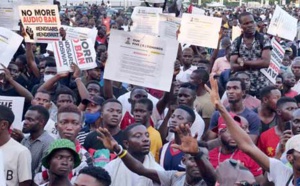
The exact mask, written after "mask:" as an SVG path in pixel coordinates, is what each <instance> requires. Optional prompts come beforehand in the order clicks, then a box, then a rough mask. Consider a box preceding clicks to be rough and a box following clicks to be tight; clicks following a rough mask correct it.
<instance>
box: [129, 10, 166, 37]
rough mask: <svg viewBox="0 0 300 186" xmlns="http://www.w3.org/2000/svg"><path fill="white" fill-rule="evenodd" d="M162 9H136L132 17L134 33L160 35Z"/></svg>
mask: <svg viewBox="0 0 300 186" xmlns="http://www.w3.org/2000/svg"><path fill="white" fill-rule="evenodd" d="M161 13H162V9H161V8H152V7H135V8H134V10H133V13H132V15H131V19H132V21H133V25H132V27H131V31H132V32H138V33H145V34H150V35H158V25H159V14H161Z"/></svg>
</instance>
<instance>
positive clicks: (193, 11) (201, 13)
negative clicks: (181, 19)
mask: <svg viewBox="0 0 300 186" xmlns="http://www.w3.org/2000/svg"><path fill="white" fill-rule="evenodd" d="M192 14H198V15H204V14H205V10H203V9H201V8H197V7H195V6H193V7H192Z"/></svg>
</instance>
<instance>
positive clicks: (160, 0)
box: [145, 0, 165, 3]
mask: <svg viewBox="0 0 300 186" xmlns="http://www.w3.org/2000/svg"><path fill="white" fill-rule="evenodd" d="M145 1H146V2H148V3H164V2H165V0H145Z"/></svg>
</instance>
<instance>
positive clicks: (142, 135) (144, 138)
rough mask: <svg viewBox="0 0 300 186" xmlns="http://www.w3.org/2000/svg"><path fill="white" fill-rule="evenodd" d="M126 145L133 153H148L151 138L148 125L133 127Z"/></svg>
mask: <svg viewBox="0 0 300 186" xmlns="http://www.w3.org/2000/svg"><path fill="white" fill-rule="evenodd" d="M124 145H125V146H127V149H129V150H130V152H131V153H137V154H143V155H146V154H148V153H149V152H150V139H149V133H148V131H147V129H146V127H145V126H143V125H139V126H136V127H134V128H132V129H131V130H130V132H129V136H128V140H124Z"/></svg>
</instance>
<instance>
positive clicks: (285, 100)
mask: <svg viewBox="0 0 300 186" xmlns="http://www.w3.org/2000/svg"><path fill="white" fill-rule="evenodd" d="M291 102H292V103H296V104H297V101H296V100H295V99H294V98H290V97H281V98H280V99H279V100H278V101H277V103H276V106H277V108H281V107H282V106H283V105H284V104H285V103H291Z"/></svg>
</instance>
